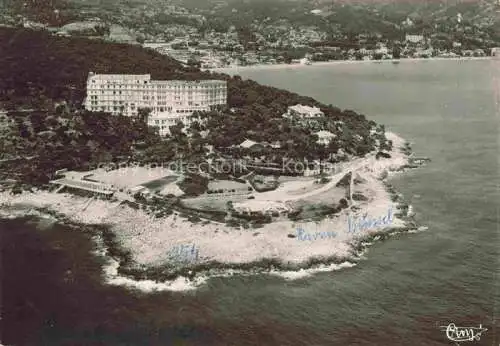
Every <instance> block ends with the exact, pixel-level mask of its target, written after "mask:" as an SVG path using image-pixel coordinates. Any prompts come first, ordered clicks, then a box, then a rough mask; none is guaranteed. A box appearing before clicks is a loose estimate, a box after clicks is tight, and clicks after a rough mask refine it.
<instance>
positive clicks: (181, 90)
mask: <svg viewBox="0 0 500 346" xmlns="http://www.w3.org/2000/svg"><path fill="white" fill-rule="evenodd" d="M226 104H227V82H226V81H223V80H195V81H181V80H151V75H149V74H144V75H129V74H95V73H93V72H91V73H90V74H89V77H88V79H87V98H86V99H85V108H86V109H87V110H89V111H95V112H98V111H100V112H109V113H111V114H113V115H119V114H123V115H124V116H137V115H138V109H139V108H146V107H148V108H150V109H151V115H150V117H149V119H148V125H150V126H156V127H158V128H159V132H160V135H165V134H168V133H169V127H170V126H172V125H175V124H176V123H177V121H179V120H180V121H182V122H183V123H184V124H185V125H189V124H190V116H191V115H192V114H193V112H194V111H208V110H210V109H211V108H213V107H214V106H217V105H226Z"/></svg>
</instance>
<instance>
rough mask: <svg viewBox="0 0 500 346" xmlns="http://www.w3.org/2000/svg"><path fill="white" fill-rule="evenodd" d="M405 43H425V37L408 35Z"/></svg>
mask: <svg viewBox="0 0 500 346" xmlns="http://www.w3.org/2000/svg"><path fill="white" fill-rule="evenodd" d="M405 41H406V42H411V43H420V42H423V41H424V36H423V35H408V34H406V37H405Z"/></svg>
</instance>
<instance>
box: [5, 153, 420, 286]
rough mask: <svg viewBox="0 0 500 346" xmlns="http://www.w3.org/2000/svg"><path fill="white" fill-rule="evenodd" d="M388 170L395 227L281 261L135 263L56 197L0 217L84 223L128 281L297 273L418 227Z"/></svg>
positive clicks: (354, 255) (100, 221)
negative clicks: (332, 248) (57, 208)
mask: <svg viewBox="0 0 500 346" xmlns="http://www.w3.org/2000/svg"><path fill="white" fill-rule="evenodd" d="M401 149H402V150H401V152H402V153H403V154H404V155H405V157H406V158H407V160H406V162H407V163H411V162H412V155H413V154H412V153H411V147H410V146H409V144H405V146H404V147H402V148H401ZM426 160H427V159H426ZM426 160H420V161H417V166H418V167H419V166H420V165H421V164H423V163H424V162H426ZM396 161H397V162H399V163H398V165H399V169H394V167H393V166H391V167H393V168H391V169H388V170H390V171H396V172H401V171H405V170H406V169H412V168H415V167H414V166H411V165H410V166H408V165H404V164H401V163H402V162H403V161H402V160H399V161H398V160H396ZM388 170H382V171H380V170H379V171H377V172H381V173H382V174H380V176H379V177H378V180H380V181H381V184H383V186H384V189H385V192H386V193H387V194H388V195H389V197H390V198H389V199H390V201H392V202H393V203H395V205H396V208H397V209H398V212H397V213H396V214H395V216H396V218H397V219H399V220H401V221H402V222H403V223H404V224H399V225H395V226H394V227H386V228H384V229H380V230H378V231H376V232H369V233H367V234H365V235H364V236H362V237H356V238H353V239H347V240H346V239H344V240H343V241H345V242H347V244H346V246H348V248H346V249H347V250H346V251H337V253H336V254H335V253H334V254H332V252H335V251H331V252H330V253H329V254H325V251H322V250H321V249H322V248H321V246H322V245H319V249H320V250H321V251H317V250H318V249H316V250H314V249H315V248H311V252H312V253H310V254H309V255H308V256H307V257H305V259H301V260H296V261H291V260H286V258H276V257H275V258H271V257H268V258H266V257H263V258H259V259H255V260H248V261H240V262H242V263H238V262H231V261H221V260H217V259H216V258H205V260H204V261H203V262H200V263H191V264H188V265H176V264H171V263H168V262H164V263H161V262H160V263H150V264H148V263H144V262H143V263H140V262H138V261H137V257H136V256H137V255H136V254H134V252H133V248H131V247H127V246H124V243H123V236H124V235H123V234H121V233H120V232H119V230H117V229H115V228H114V226H116V225H114V224H113V223H112V222H111V223H109V222H108V220H107V219H106V215H104V216H103V217H101V218H99V217H94V218H93V219H92V220H86V222H78V217H75V214H76V213H75V214H71V213H68V212H67V211H66V213H64V212H56V211H54V204H56V203H55V201H59V202H60V203H57V204H58V205H59V204H61V203H62V204H64V203H67V202H65V201H60V200H57V199H56V198H55V197H54V201H50V202H49V203H48V204H47V206H44V207H37V206H31V205H30V204H29V203H26V202H24V201H23V202H22V203H21V205H23V211H22V213H21V215H19V214H18V213H16V212H14V210H15V209H16V208H18V206H19V204H16V205H12V206H11V207H9V205H10V204H9V203H7V205H6V204H5V203H4V204H3V205H2V204H1V203H0V206H2V207H3V208H0V209H4V213H2V210H0V216H2V214H4V215H5V211H6V210H7V211H8V209H9V208H10V209H11V211H10V212H9V211H8V212H7V214H10V215H11V216H12V215H14V217H16V215H17V217H19V216H26V215H33V216H38V217H40V216H42V217H43V215H48V216H50V217H52V218H54V219H55V220H57V221H55V222H61V223H64V224H65V225H70V226H71V227H72V228H75V229H79V230H81V229H82V227H83V230H84V231H85V232H89V233H90V234H91V235H92V238H93V240H94V242H95V243H96V247H99V248H101V249H103V251H101V254H102V255H103V256H104V257H105V258H106V259H108V260H111V261H116V262H117V268H116V269H117V274H118V275H119V276H122V277H124V278H128V279H132V280H139V281H142V280H150V281H153V282H156V283H159V282H165V281H169V280H175V279H178V278H179V277H184V278H187V280H196V279H197V278H199V277H202V276H208V277H211V276H224V275H226V274H227V273H232V274H236V273H238V274H244V273H250V274H266V273H276V272H284V271H292V272H299V271H303V270H315V269H318V268H321V267H325V266H331V265H343V264H346V263H354V264H355V263H357V262H358V261H359V260H360V257H361V255H362V254H363V252H365V251H366V249H367V248H368V247H369V245H371V244H372V243H373V242H375V241H380V240H385V239H387V238H388V237H390V236H391V235H393V234H397V233H402V232H409V231H417V230H418V229H419V226H418V225H417V223H416V222H415V220H414V219H413V217H412V216H411V214H410V213H409V210H410V209H411V206H409V204H408V203H407V202H406V201H405V200H404V197H403V196H402V195H401V194H400V193H398V192H397V191H396V190H395V189H394V187H393V186H392V185H390V184H389V183H387V181H386V178H387V176H388V174H387V172H388ZM67 198H70V197H67ZM380 198H382V199H381V200H380V201H382V202H383V201H384V200H385V199H386V197H380ZM26 200H29V198H26ZM0 202H1V199H0ZM51 203H52V204H51ZM99 203H100V202H99ZM102 203H108V202H102ZM5 207H7V208H5ZM117 207H119V206H118V205H116V206H111V207H109V209H113V208H117ZM27 208H29V210H28V212H26V211H27V210H26V209H27ZM94 208H99V205H97V206H94ZM75 210H76V208H75ZM71 211H72V210H71ZM70 214H71V215H70ZM79 217H80V218H81V217H82V216H81V215H80V216H79ZM92 221H95V222H92ZM123 222H124V223H126V220H123ZM339 222H340V221H339ZM235 232H237V231H235ZM152 235H153V236H154V233H152ZM236 236H237V235H236ZM120 237H121V238H120ZM242 241H243V240H242ZM337 246H339V245H337ZM314 252H315V253H314ZM339 253H340V255H339Z"/></svg>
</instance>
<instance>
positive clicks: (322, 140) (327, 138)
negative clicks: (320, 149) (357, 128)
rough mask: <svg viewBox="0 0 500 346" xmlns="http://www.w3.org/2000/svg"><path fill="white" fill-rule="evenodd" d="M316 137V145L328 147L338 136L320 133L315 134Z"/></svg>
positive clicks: (328, 132)
mask: <svg viewBox="0 0 500 346" xmlns="http://www.w3.org/2000/svg"><path fill="white" fill-rule="evenodd" d="M315 135H316V136H318V140H317V141H316V143H318V144H323V145H328V144H330V142H331V141H332V139H334V138H335V137H336V136H335V135H334V134H333V133H331V132H330V131H324V130H323V131H319V132H316V133H315Z"/></svg>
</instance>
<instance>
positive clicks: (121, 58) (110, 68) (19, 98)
mask: <svg viewBox="0 0 500 346" xmlns="http://www.w3.org/2000/svg"><path fill="white" fill-rule="evenodd" d="M0 49H1V52H2V54H1V55H0V107H2V108H15V107H16V106H20V105H23V106H28V107H33V108H40V107H42V108H45V107H43V105H41V103H43V102H45V101H47V99H48V100H53V101H59V100H66V101H68V102H69V103H71V104H72V105H76V106H78V105H81V103H82V102H83V99H84V97H85V88H86V82H87V77H88V73H89V72H91V71H93V72H97V73H136V74H141V73H150V74H151V75H152V78H154V79H183V80H186V79H187V80H194V79H209V78H211V76H210V74H209V73H205V72H200V71H199V70H197V69H193V68H186V67H182V65H181V64H180V63H179V62H177V61H175V60H173V59H170V58H168V57H165V56H163V55H161V54H158V53H156V52H154V51H150V50H145V49H142V48H141V47H136V46H131V45H126V44H113V43H105V42H101V41H94V40H88V39H83V38H65V37H54V36H51V35H50V34H49V33H47V32H41V31H32V30H26V29H13V28H0ZM226 78H228V77H227V76H226Z"/></svg>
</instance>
